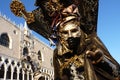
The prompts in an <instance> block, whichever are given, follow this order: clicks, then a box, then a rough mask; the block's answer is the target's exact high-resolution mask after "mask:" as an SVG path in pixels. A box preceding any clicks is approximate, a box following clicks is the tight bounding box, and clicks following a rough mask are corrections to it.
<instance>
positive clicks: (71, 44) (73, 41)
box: [67, 37, 80, 50]
mask: <svg viewBox="0 0 120 80" xmlns="http://www.w3.org/2000/svg"><path fill="white" fill-rule="evenodd" d="M67 42H68V48H69V49H73V50H74V49H76V48H77V47H78V45H79V44H80V37H75V38H74V37H69V38H68V39H67Z"/></svg>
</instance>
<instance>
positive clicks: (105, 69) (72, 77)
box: [54, 15, 119, 80]
mask: <svg viewBox="0 0 120 80" xmlns="http://www.w3.org/2000/svg"><path fill="white" fill-rule="evenodd" d="M56 26H57V32H56V34H57V36H58V43H57V49H56V50H55V53H54V68H55V80H119V78H118V75H119V64H118V63H117V62H116V61H115V60H114V59H113V58H112V57H111V56H110V54H109V52H108V51H107V49H106V48H105V46H104V45H103V44H102V43H101V41H99V39H98V37H97V36H96V34H94V35H90V36H89V35H87V34H85V33H84V32H83V31H82V30H81V29H80V21H79V19H78V17H76V16H75V15H69V16H67V17H64V18H63V19H62V20H61V21H60V22H58V24H56Z"/></svg>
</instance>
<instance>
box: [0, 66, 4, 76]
mask: <svg viewBox="0 0 120 80" xmlns="http://www.w3.org/2000/svg"><path fill="white" fill-rule="evenodd" d="M4 68H5V67H4V64H2V65H1V66H0V78H4V72H5V71H4V70H5V69H4Z"/></svg>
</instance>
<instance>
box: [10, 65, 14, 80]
mask: <svg viewBox="0 0 120 80" xmlns="http://www.w3.org/2000/svg"><path fill="white" fill-rule="evenodd" d="M13 73H14V67H13V66H11V80H13Z"/></svg>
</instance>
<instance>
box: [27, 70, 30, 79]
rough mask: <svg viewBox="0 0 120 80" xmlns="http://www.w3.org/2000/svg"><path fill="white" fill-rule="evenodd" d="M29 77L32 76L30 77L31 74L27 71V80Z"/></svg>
mask: <svg viewBox="0 0 120 80" xmlns="http://www.w3.org/2000/svg"><path fill="white" fill-rule="evenodd" d="M29 76H30V75H29V72H28V71H27V80H29Z"/></svg>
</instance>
